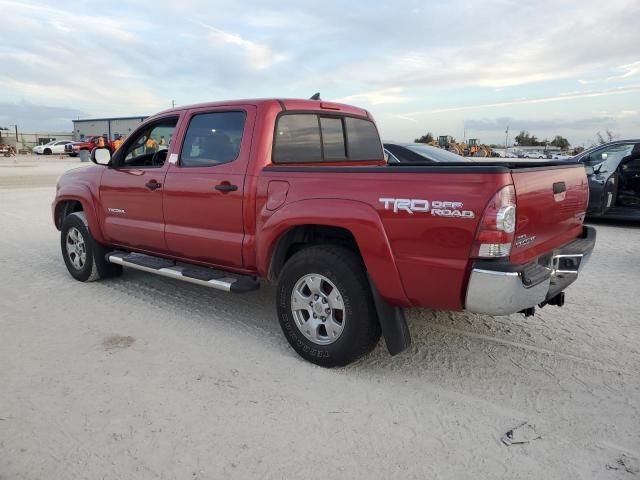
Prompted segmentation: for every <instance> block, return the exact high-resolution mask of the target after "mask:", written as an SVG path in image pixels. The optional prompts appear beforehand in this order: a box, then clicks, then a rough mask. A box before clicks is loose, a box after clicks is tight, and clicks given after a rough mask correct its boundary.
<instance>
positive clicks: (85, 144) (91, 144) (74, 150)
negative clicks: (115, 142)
mask: <svg viewBox="0 0 640 480" xmlns="http://www.w3.org/2000/svg"><path fill="white" fill-rule="evenodd" d="M99 138H100V135H96V136H93V137H87V138H86V139H84V140H82V141H81V142H73V143H69V144H67V145H65V146H64V151H65V153H67V154H68V155H69V156H70V157H77V156H78V155H79V154H80V151H81V150H87V151H88V152H90V151H92V150H93V149H94V148H96V146H97V144H98V139H99ZM103 138H104V137H103ZM104 143H105V146H107V147H109V148H111V142H109V140H107V139H106V138H104ZM111 150H113V148H111Z"/></svg>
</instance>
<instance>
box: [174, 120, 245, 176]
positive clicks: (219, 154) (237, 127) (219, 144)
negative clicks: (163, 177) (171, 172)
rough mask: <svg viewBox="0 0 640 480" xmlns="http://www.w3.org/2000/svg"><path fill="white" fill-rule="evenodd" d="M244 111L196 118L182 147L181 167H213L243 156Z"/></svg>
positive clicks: (190, 124)
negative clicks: (241, 152) (241, 154)
mask: <svg viewBox="0 0 640 480" xmlns="http://www.w3.org/2000/svg"><path fill="white" fill-rule="evenodd" d="M245 119H246V114H245V112H211V113H202V114H198V115H194V116H193V118H192V119H191V122H189V128H188V129H187V133H186V135H185V138H184V143H183V144H182V153H181V155H180V165H181V166H182V167H212V166H215V165H221V164H224V163H229V162H233V161H234V160H235V159H236V158H238V155H239V154H240V145H241V144H242V134H243V132H244V123H245Z"/></svg>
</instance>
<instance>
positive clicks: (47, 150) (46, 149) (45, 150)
mask: <svg viewBox="0 0 640 480" xmlns="http://www.w3.org/2000/svg"><path fill="white" fill-rule="evenodd" d="M43 153H44V154H45V155H51V150H50V149H49V148H45V149H44V152H43Z"/></svg>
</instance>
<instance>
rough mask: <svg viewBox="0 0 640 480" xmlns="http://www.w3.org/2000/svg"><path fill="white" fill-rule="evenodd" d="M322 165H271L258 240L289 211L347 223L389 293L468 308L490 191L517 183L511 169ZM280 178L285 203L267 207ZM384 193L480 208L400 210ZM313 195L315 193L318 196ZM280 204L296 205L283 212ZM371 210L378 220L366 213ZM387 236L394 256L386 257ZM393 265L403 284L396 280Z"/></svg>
mask: <svg viewBox="0 0 640 480" xmlns="http://www.w3.org/2000/svg"><path fill="white" fill-rule="evenodd" d="M323 168H326V167H321V168H315V169H312V170H311V171H308V172H306V171H291V170H292V169H288V168H286V167H285V168H280V167H271V168H269V169H267V170H265V171H263V172H262V173H261V174H260V176H259V179H258V182H257V183H258V185H257V206H256V207H257V229H256V232H257V233H256V236H257V239H256V243H257V244H258V245H261V244H267V245H268V243H269V242H268V240H267V239H266V238H264V237H263V238H260V237H261V236H268V235H271V234H270V233H269V230H270V229H271V225H272V224H275V223H276V221H277V222H278V223H281V222H284V221H285V218H287V220H286V222H285V223H286V225H287V226H288V227H291V226H294V225H295V224H296V223H305V222H306V223H317V222H319V221H321V222H322V223H323V224H327V225H335V226H341V225H340V222H342V223H347V224H348V225H349V226H350V227H349V229H350V230H351V232H352V233H353V234H354V236H355V238H356V241H357V243H358V246H359V248H360V250H361V253H362V255H363V258H364V261H365V264H366V266H367V269H368V270H369V273H370V275H371V276H372V277H373V280H374V282H375V283H376V286H377V288H378V289H379V290H380V292H381V294H382V296H383V297H385V298H386V299H387V300H389V301H391V302H393V303H395V304H401V305H413V306H427V307H431V308H436V309H447V310H459V309H462V306H463V295H464V294H463V287H464V285H465V282H466V276H467V274H468V271H467V270H468V265H469V253H470V250H471V246H472V242H473V238H474V236H475V232H476V229H477V225H478V221H479V218H480V216H481V214H482V211H483V210H484V208H485V205H486V203H487V201H488V200H489V199H490V198H491V196H492V195H493V194H494V193H495V192H496V191H497V190H498V189H499V188H500V187H501V186H503V185H506V184H509V183H511V176H510V174H509V173H491V174H487V173H408V172H407V173H405V172H401V171H398V170H396V171H389V169H388V168H384V167H382V168H380V172H379V173H377V172H376V173H364V172H357V173H343V172H340V168H336V169H327V171H326V172H323V171H322V169H323ZM293 170H295V169H293ZM302 170H304V169H302ZM343 170H344V169H343ZM369 170H371V169H369ZM274 180H277V181H284V182H287V183H288V184H289V188H288V192H287V196H286V201H285V203H284V205H283V206H282V207H280V209H278V210H276V211H270V210H268V209H267V208H266V204H267V201H268V196H267V191H268V185H269V183H270V182H272V181H274ZM385 198H393V199H398V198H400V199H421V200H428V201H429V203H430V204H431V205H433V202H434V201H441V202H445V201H448V202H461V203H462V204H463V206H462V207H460V208H461V209H463V210H468V211H472V212H473V213H474V216H473V218H459V217H453V218H444V217H439V216H435V215H433V214H432V212H431V211H427V212H424V211H423V212H413V213H410V212H407V211H405V210H397V211H395V212H394V209H393V207H392V206H391V205H389V204H388V205H387V208H385V202H383V201H381V199H385ZM309 200H314V202H313V204H311V203H309ZM345 202H352V203H351V204H349V203H345ZM387 203H388V202H387ZM356 204H358V205H362V206H366V210H362V209H359V208H354V207H353V205H356ZM314 205H315V207H314ZM314 208H315V209H318V208H321V210H322V211H321V212H317V211H316V210H314ZM280 210H282V211H288V212H290V213H288V214H287V215H284V216H283V215H282V214H280V215H279V214H278V212H279V211H280ZM366 211H369V212H371V214H373V218H374V219H375V220H372V217H371V215H367V214H365V213H363V212H366ZM294 212H295V213H294ZM272 217H273V218H272ZM283 217H284V218H283ZM288 217H295V218H291V219H289V218H288ZM376 221H377V222H378V223H377V224H376V223H375V222H376ZM336 222H338V224H336ZM364 227H367V228H364ZM345 228H346V227H345ZM385 244H386V245H388V248H389V250H390V252H391V256H392V261H385V262H383V263H381V261H380V260H381V258H382V257H384V256H385ZM269 248H271V246H269V247H267V249H269ZM265 256H266V257H268V255H265ZM264 262H265V258H261V259H258V263H259V264H260V263H262V265H259V269H265V268H267V267H266V266H265V265H264ZM394 269H395V271H396V272H397V277H398V279H399V283H400V286H401V288H395V287H394V286H393V285H392V283H393V282H392V281H391V279H393V277H394V275H396V272H394V271H393V270H394ZM402 294H404V295H403V296H402Z"/></svg>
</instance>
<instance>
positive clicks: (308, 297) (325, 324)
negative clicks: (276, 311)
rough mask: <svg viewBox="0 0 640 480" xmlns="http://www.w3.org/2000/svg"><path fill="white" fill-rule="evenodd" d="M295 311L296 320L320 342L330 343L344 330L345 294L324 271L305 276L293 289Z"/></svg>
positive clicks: (299, 325)
mask: <svg viewBox="0 0 640 480" xmlns="http://www.w3.org/2000/svg"><path fill="white" fill-rule="evenodd" d="M291 313H292V314H293V318H294V320H295V324H296V326H297V327H298V330H300V333H302V334H303V335H304V336H305V337H306V338H307V339H308V340H310V341H311V342H313V343H315V344H316V345H329V344H331V343H333V342H335V341H336V340H338V338H340V335H341V334H342V331H343V330H344V326H345V322H346V311H345V307H344V298H343V297H342V294H341V293H340V291H339V290H338V288H337V287H336V286H335V285H334V284H333V283H332V282H331V280H329V279H328V278H327V277H325V276H324V275H320V274H317V273H310V274H308V275H305V276H304V277H302V278H301V279H300V280H298V282H297V283H296V285H295V286H294V287H293V292H291Z"/></svg>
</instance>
